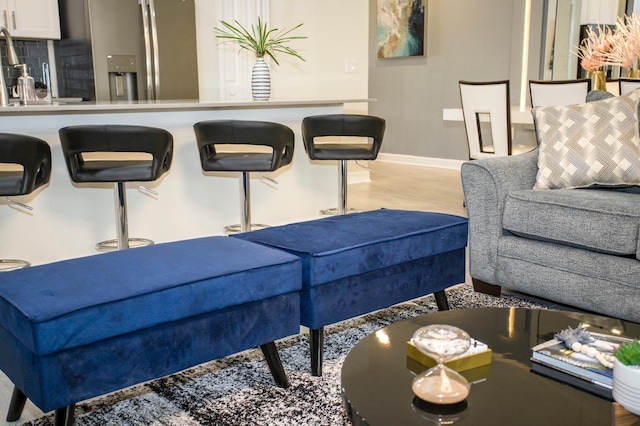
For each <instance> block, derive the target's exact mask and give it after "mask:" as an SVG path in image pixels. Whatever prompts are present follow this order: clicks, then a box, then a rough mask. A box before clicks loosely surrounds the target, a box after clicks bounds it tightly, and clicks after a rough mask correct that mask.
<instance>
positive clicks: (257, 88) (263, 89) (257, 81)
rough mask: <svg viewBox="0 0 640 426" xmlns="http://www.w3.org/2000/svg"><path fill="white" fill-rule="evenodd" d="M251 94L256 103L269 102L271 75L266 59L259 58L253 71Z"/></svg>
mask: <svg viewBox="0 0 640 426" xmlns="http://www.w3.org/2000/svg"><path fill="white" fill-rule="evenodd" d="M251 94H252V95H253V100H254V101H268V100H269V98H270V97H271V75H270V73H269V66H268V65H267V63H266V62H265V61H264V58H258V60H256V64H255V65H254V66H253V69H252V70H251Z"/></svg>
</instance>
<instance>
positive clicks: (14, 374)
mask: <svg viewBox="0 0 640 426" xmlns="http://www.w3.org/2000/svg"><path fill="white" fill-rule="evenodd" d="M300 287H301V264H300V260H299V259H298V257H296V256H293V255H291V254H288V253H285V252H283V251H280V250H274V249H271V248H268V247H264V246H261V245H258V244H253V243H249V242H246V241H242V240H238V239H232V238H227V237H210V238H201V239H195V240H187V241H179V242H173V243H166V244H157V245H154V246H148V247H142V248H136V249H131V250H124V251H118V252H112V253H105V254H98V255H94V256H89V257H84V258H78V259H72V260H67V261H62V262H56V263H51V264H48V265H41V266H36V267H32V268H26V269H22V270H18V271H14V272H7V273H3V274H0V369H1V370H2V371H3V372H4V373H5V374H6V375H7V376H8V377H9V378H10V379H11V381H12V382H13V383H14V385H15V389H14V395H13V397H12V401H11V403H10V407H9V415H8V416H7V418H8V420H9V421H14V420H17V419H18V418H19V417H20V414H21V413H22V408H23V406H24V403H25V400H26V398H29V399H31V401H33V403H34V404H35V405H36V406H38V407H39V408H40V409H41V410H43V411H45V412H46V411H50V410H56V413H55V419H56V420H55V421H56V424H72V423H73V407H74V403H76V402H78V401H81V400H84V399H87V398H91V397H94V396H98V395H102V394H105V393H107V392H111V391H115V390H118V389H121V388H124V387H127V386H130V385H133V384H136V383H140V382H143V381H147V380H151V379H154V378H158V377H161V376H164V375H167V374H170V373H174V372H176V371H180V370H183V369H185V368H189V367H192V366H195V365H197V364H201V363H203V362H207V361H210V360H214V359H217V358H221V357H224V356H226V355H229V354H232V353H236V352H239V351H243V350H246V349H250V348H253V347H258V346H260V348H261V349H262V351H263V353H264V355H265V358H266V359H267V362H268V364H269V367H270V369H271V372H272V374H273V375H274V378H275V379H276V382H277V383H278V384H279V385H280V386H283V387H286V386H287V385H288V383H287V378H286V375H285V373H284V370H283V369H282V364H281V363H280V358H279V357H278V353H277V351H276V348H275V345H274V343H273V342H274V341H275V340H276V339H279V338H282V337H286V336H289V335H292V334H296V333H298V332H299V330H300V303H299V292H300Z"/></svg>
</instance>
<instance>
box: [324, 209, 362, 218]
mask: <svg viewBox="0 0 640 426" xmlns="http://www.w3.org/2000/svg"><path fill="white" fill-rule="evenodd" d="M362 211H363V210H359V209H354V208H352V207H349V208H348V209H347V210H346V211H345V212H344V213H340V209H338V208H337V207H332V208H330V209H322V210H320V214H322V215H325V216H337V215H340V214H349V213H362Z"/></svg>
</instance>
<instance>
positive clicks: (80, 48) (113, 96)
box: [54, 0, 198, 101]
mask: <svg viewBox="0 0 640 426" xmlns="http://www.w3.org/2000/svg"><path fill="white" fill-rule="evenodd" d="M59 4H60V24H61V32H62V38H61V40H59V41H57V42H55V44H54V46H55V55H56V70H57V76H58V80H57V82H58V93H59V96H60V97H67V98H76V97H80V98H83V99H84V100H98V101H108V100H111V101H121V100H122V101H131V100H164V99H198V60H197V52H196V24H195V5H194V0H59Z"/></svg>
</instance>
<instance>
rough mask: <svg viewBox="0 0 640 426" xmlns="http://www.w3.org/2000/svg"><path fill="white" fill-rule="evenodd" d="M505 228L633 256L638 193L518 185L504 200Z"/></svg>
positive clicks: (639, 208)
mask: <svg viewBox="0 0 640 426" xmlns="http://www.w3.org/2000/svg"><path fill="white" fill-rule="evenodd" d="M503 228H504V229H505V230H507V231H509V232H511V233H513V234H515V235H519V236H523V237H526V238H531V239H537V240H543V241H553V242H556V243H559V244H565V245H570V246H575V247H582V248H586V249H589V250H593V251H599V252H603V253H610V254H616V255H623V256H625V255H628V256H631V255H635V254H636V253H637V250H638V234H639V228H640V195H639V194H637V193H633V192H629V191H625V190H614V189H564V190H556V191H536V190H521V191H513V192H510V193H509V194H508V195H507V197H506V200H505V209H504V214H503Z"/></svg>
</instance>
